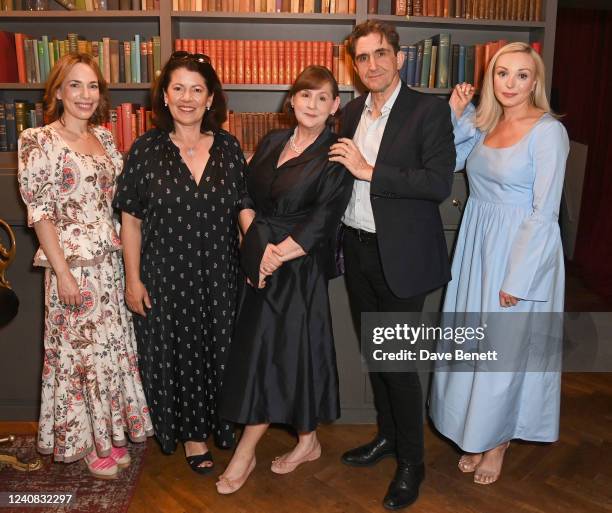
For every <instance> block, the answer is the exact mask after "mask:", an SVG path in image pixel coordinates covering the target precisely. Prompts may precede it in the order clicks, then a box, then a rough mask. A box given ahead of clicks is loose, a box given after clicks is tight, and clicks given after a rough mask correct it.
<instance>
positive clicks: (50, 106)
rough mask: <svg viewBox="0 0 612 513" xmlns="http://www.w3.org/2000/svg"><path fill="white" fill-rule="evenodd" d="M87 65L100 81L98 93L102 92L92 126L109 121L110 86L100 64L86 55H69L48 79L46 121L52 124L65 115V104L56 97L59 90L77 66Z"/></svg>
mask: <svg viewBox="0 0 612 513" xmlns="http://www.w3.org/2000/svg"><path fill="white" fill-rule="evenodd" d="M79 63H80V64H86V65H87V66H89V67H90V68H91V69H92V70H93V71H94V73H95V74H96V77H97V79H98V91H99V92H100V100H99V102H98V107H97V108H96V110H95V112H94V113H93V115H92V116H91V118H89V124H90V125H99V124H100V123H104V122H105V121H107V120H108V110H109V106H110V100H109V98H108V85H107V83H106V80H104V76H103V75H102V72H101V71H100V68H99V67H98V63H97V62H96V61H95V60H94V58H93V57H91V56H90V55H88V54H86V53H69V54H67V55H64V56H63V57H62V58H61V59H59V60H58V61H57V62H56V63H55V66H53V69H52V70H51V73H50V74H49V78H48V79H47V83H46V84H45V94H44V97H43V103H44V105H45V121H46V122H47V123H52V122H53V121H56V120H57V119H60V118H61V117H62V114H63V113H64V104H63V102H62V101H61V100H58V99H57V98H56V97H55V94H56V93H57V90H58V89H59V88H60V87H62V84H63V83H64V80H66V77H67V76H68V74H69V73H70V70H71V69H72V68H73V67H74V65H75V64H79Z"/></svg>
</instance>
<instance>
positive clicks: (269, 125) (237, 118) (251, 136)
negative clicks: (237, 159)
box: [223, 111, 291, 152]
mask: <svg viewBox="0 0 612 513" xmlns="http://www.w3.org/2000/svg"><path fill="white" fill-rule="evenodd" d="M290 126H291V123H290V122H289V119H288V118H287V116H286V115H285V114H283V113H278V112H232V111H230V112H229V114H228V119H227V121H226V123H225V125H224V126H223V128H225V129H226V130H227V131H228V132H230V133H231V134H233V135H234V136H235V137H236V139H238V141H239V142H240V146H241V148H242V151H245V152H252V151H255V149H256V148H257V145H258V144H259V142H260V141H261V139H262V138H263V136H264V135H266V134H267V133H268V132H269V131H270V130H274V129H277V128H289V127H290Z"/></svg>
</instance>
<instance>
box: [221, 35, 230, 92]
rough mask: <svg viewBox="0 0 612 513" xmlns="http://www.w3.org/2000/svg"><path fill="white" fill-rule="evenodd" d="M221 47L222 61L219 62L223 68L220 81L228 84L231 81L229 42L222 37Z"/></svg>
mask: <svg viewBox="0 0 612 513" xmlns="http://www.w3.org/2000/svg"><path fill="white" fill-rule="evenodd" d="M221 47H222V48H223V58H222V61H221V62H222V63H221V67H222V68H223V80H222V82H223V83H224V84H230V83H231V77H230V70H231V66H230V58H231V57H230V42H229V40H227V39H224V40H223V41H221Z"/></svg>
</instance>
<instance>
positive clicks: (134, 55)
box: [130, 41, 140, 84]
mask: <svg viewBox="0 0 612 513" xmlns="http://www.w3.org/2000/svg"><path fill="white" fill-rule="evenodd" d="M139 62H140V50H137V49H136V41H130V67H131V68H132V82H133V83H135V84H139V83H140V77H139V76H138V63H139Z"/></svg>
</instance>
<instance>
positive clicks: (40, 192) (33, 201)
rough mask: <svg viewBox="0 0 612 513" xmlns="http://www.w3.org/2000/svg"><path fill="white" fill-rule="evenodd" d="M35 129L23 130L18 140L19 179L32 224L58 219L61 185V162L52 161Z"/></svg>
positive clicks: (20, 189) (29, 221)
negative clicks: (55, 163) (59, 163)
mask: <svg viewBox="0 0 612 513" xmlns="http://www.w3.org/2000/svg"><path fill="white" fill-rule="evenodd" d="M36 134H37V132H36V130H35V129H27V130H24V131H23V132H22V133H21V136H20V137H19V144H18V154H17V160H18V164H17V165H18V169H17V179H18V182H19V192H20V193H21V197H22V198H23V201H24V203H25V204H26V207H27V211H28V226H30V227H31V226H33V225H34V223H36V222H38V221H41V220H43V219H48V220H49V221H51V222H53V223H56V222H57V220H58V215H57V210H56V209H57V201H58V198H59V192H60V187H61V180H62V177H61V166H58V165H52V163H51V162H50V161H49V157H48V156H47V154H46V152H45V151H44V149H43V148H42V146H41V145H40V143H39V141H38V138H37V135H36Z"/></svg>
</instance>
